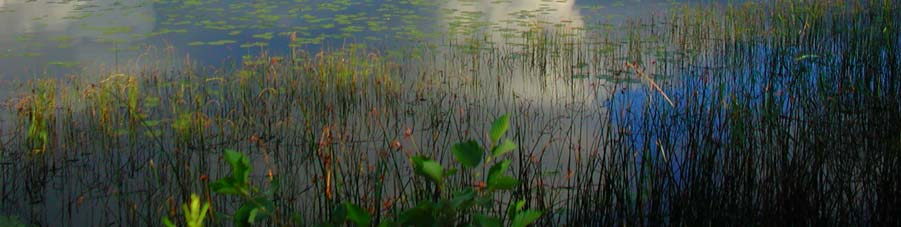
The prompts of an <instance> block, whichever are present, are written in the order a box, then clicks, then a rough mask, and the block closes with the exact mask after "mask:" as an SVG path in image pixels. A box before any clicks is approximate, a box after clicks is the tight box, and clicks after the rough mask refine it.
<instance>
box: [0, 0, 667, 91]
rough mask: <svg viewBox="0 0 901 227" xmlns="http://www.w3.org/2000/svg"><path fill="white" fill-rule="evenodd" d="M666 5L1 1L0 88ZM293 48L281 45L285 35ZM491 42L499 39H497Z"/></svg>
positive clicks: (399, 43) (605, 16)
mask: <svg viewBox="0 0 901 227" xmlns="http://www.w3.org/2000/svg"><path fill="white" fill-rule="evenodd" d="M673 4H676V3H673V2H672V1H667V0H644V1H636V0H618V1H607V0H593V1H590V0H580V1H574V0H564V1H546V0H508V1H503V0H501V1H498V0H453V1H424V0H404V1H386V0H367V1H349V0H345V1H322V0H292V1H284V0H271V1H255V2H249V1H235V0H217V1H177V0H163V1H150V0H86V1H74V0H62V1H46V0H37V1H34V0H3V1H0V21H3V23H0V30H2V31H3V32H2V33H0V47H2V48H0V69H2V70H0V81H9V80H27V79H31V78H45V77H54V76H60V75H65V74H66V73H68V72H72V71H73V69H83V67H85V66H92V67H96V66H98V65H100V66H105V67H106V68H108V69H110V70H116V69H119V70H123V69H127V68H136V67H138V66H141V65H150V64H155V63H160V62H167V61H166V60H165V59H167V58H168V59H174V58H184V57H186V56H190V59H191V60H192V61H193V62H196V63H200V64H204V65H221V64H223V63H233V62H239V61H240V60H241V58H242V57H244V56H257V55H258V54H259V53H260V51H261V50H269V51H271V52H272V54H276V55H277V54H284V53H286V52H287V50H288V49H289V48H288V46H289V45H293V46H294V47H297V48H302V49H305V50H309V51H312V52H315V51H316V50H319V49H321V48H337V47H341V46H342V45H345V44H347V43H366V44H369V46H370V47H371V48H383V49H390V47H409V46H415V45H416V44H418V43H423V42H433V41H437V42H440V41H441V40H444V39H447V37H448V36H447V32H448V31H456V32H457V33H458V34H459V33H461V32H466V31H473V30H479V29H484V28H486V27H491V28H494V29H518V28H521V27H522V26H523V25H526V26H527V25H528V24H529V23H532V22H536V21H545V22H548V23H550V24H566V25H567V26H569V27H582V26H583V25H585V23H586V21H604V22H606V23H619V22H621V21H622V20H624V19H625V18H628V17H631V16H635V15H646V14H650V13H653V12H660V11H661V10H663V9H666V8H667V7H670V6H672V5H673ZM292 33H293V34H295V36H296V38H297V39H296V41H295V42H294V43H290V42H289V37H290V35H291V34H292ZM494 38H497V39H498V41H501V42H502V41H503V40H500V38H499V37H494Z"/></svg>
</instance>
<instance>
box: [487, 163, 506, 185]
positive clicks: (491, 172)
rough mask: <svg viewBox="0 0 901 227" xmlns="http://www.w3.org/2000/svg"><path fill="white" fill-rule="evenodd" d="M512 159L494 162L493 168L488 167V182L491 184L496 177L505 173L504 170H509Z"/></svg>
mask: <svg viewBox="0 0 901 227" xmlns="http://www.w3.org/2000/svg"><path fill="white" fill-rule="evenodd" d="M510 163H511V161H510V160H503V161H501V162H498V163H494V165H493V166H491V169H488V180H487V182H488V183H489V184H490V183H491V182H493V181H494V179H495V178H497V177H499V176H502V175H504V172H507V169H508V168H510Z"/></svg>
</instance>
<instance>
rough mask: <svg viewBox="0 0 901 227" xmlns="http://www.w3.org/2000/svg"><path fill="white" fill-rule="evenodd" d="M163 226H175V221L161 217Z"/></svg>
mask: <svg viewBox="0 0 901 227" xmlns="http://www.w3.org/2000/svg"><path fill="white" fill-rule="evenodd" d="M163 226H165V227H176V225H175V223H172V220H169V217H163Z"/></svg>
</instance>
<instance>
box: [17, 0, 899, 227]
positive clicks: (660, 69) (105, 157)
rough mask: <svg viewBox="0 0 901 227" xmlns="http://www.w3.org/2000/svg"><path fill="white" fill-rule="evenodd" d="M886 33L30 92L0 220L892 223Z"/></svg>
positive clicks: (728, 32)
mask: <svg viewBox="0 0 901 227" xmlns="http://www.w3.org/2000/svg"><path fill="white" fill-rule="evenodd" d="M899 22H901V4H899V3H898V2H897V1H892V0H864V1H842V0H827V1H815V0H811V1H799V0H772V1H765V2H762V3H753V2H752V3H736V4H729V5H718V4H711V5H702V6H694V5H690V6H683V7H679V8H674V9H671V10H670V11H669V12H668V13H667V14H666V15H664V16H655V17H645V18H635V19H634V20H630V21H629V22H626V23H624V24H623V25H621V26H617V27H611V26H604V25H597V26H593V25H592V24H591V23H590V22H586V25H585V28H566V27H553V26H544V25H540V24H536V25H535V26H531V27H529V29H527V30H526V31H523V32H521V33H519V34H514V35H512V36H503V37H506V38H507V39H508V40H510V41H511V42H509V43H504V44H498V43H494V42H492V40H491V39H489V38H487V37H495V36H496V34H492V33H491V32H492V31H481V32H480V31H478V30H473V31H472V32H470V33H459V34H456V35H455V36H454V37H452V38H448V41H446V42H445V43H442V44H438V46H440V47H437V48H411V49H409V50H404V51H401V53H403V54H392V55H389V54H386V52H383V51H380V50H377V49H372V48H367V47H366V46H365V45H346V46H345V47H343V48H336V49H330V50H322V51H318V52H307V50H303V49H301V48H299V47H292V50H291V51H290V54H287V55H286V56H267V55H266V54H265V52H264V54H260V56H257V57H253V58H247V59H242V62H241V64H236V65H233V66H229V67H224V68H222V69H209V68H202V67H197V66H195V65H191V64H184V65H182V66H179V67H177V68H148V69H143V70H140V71H135V72H116V73H111V74H112V75H109V76H105V77H103V78H102V79H100V80H86V79H79V77H74V76H73V77H67V78H62V79H41V80H34V81H29V82H26V83H23V84H21V86H18V88H17V93H16V94H17V95H15V96H14V97H13V98H12V99H10V100H9V101H8V102H7V104H6V105H4V108H3V110H4V111H5V113H4V114H0V120H2V121H0V145H2V146H0V170H2V171H0V178H2V179H3V181H2V182H3V183H2V184H0V199H2V200H0V202H2V203H0V204H2V205H0V211H2V215H0V224H3V223H11V224H9V225H12V226H69V225H75V226H81V225H86V226H96V225H112V226H123V225H128V226H160V225H164V223H165V225H166V226H190V227H200V226H204V225H206V226H233V225H234V226H248V225H249V226H311V225H313V226H343V225H356V226H470V225H471V226H517V227H520V226H525V225H529V224H531V225H535V226H657V225H674V226H710V225H713V226H719V225H728V224H740V225H753V226H774V225H776V226H784V225H804V226H810V225H815V226H832V225H838V226H848V225H852V226H898V225H901V81H899V79H901V77H899V75H901V49H899V45H901V24H899ZM282 38H285V39H289V40H290V41H292V42H293V41H295V40H294V39H295V38H294V36H292V35H289V36H288V37H282ZM395 53H396V52H395ZM163 220H165V221H163Z"/></svg>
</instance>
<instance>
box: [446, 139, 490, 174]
mask: <svg viewBox="0 0 901 227" xmlns="http://www.w3.org/2000/svg"><path fill="white" fill-rule="evenodd" d="M451 152H452V153H454V158H456V159H457V161H458V162H460V163H461V164H463V166H466V167H469V168H475V167H477V166H479V163H481V162H482V156H483V155H484V153H485V152H484V151H482V147H481V146H479V143H478V142H476V141H474V140H469V141H466V142H462V143H458V144H454V146H452V147H451Z"/></svg>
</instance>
